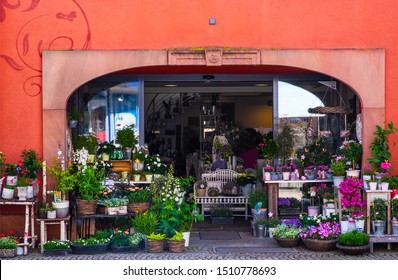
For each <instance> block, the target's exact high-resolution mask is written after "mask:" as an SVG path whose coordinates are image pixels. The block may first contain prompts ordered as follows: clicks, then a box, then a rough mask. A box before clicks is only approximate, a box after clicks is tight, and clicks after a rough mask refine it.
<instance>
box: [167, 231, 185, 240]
mask: <svg viewBox="0 0 398 280" xmlns="http://www.w3.org/2000/svg"><path fill="white" fill-rule="evenodd" d="M183 239H184V236H183V235H182V233H181V232H178V231H176V233H175V234H174V235H173V236H172V237H170V238H169V240H171V241H181V240H183Z"/></svg>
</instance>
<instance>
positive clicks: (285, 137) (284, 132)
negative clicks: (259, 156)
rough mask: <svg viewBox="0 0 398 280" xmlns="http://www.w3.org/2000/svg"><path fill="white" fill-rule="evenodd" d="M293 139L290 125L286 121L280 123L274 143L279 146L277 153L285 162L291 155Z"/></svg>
mask: <svg viewBox="0 0 398 280" xmlns="http://www.w3.org/2000/svg"><path fill="white" fill-rule="evenodd" d="M295 139H296V137H295V135H294V133H293V129H292V127H291V126H290V125H289V124H287V123H284V124H282V126H281V127H280V128H279V131H278V136H277V138H276V143H277V144H278V146H279V149H278V153H277V155H278V156H279V157H280V158H281V159H282V162H286V161H287V160H288V159H289V158H290V157H291V156H292V153H293V148H294V143H295ZM289 171H290V170H289Z"/></svg>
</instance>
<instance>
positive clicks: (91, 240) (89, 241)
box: [71, 236, 110, 245]
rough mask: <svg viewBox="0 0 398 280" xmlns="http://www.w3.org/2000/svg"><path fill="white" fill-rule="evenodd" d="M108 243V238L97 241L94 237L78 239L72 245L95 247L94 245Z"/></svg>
mask: <svg viewBox="0 0 398 280" xmlns="http://www.w3.org/2000/svg"><path fill="white" fill-rule="evenodd" d="M109 242H110V239H109V238H103V239H98V238H96V237H94V236H92V237H89V238H86V239H84V238H78V239H76V240H75V241H72V242H71V244H72V245H95V244H107V243H109Z"/></svg>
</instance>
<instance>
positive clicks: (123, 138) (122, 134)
mask: <svg viewBox="0 0 398 280" xmlns="http://www.w3.org/2000/svg"><path fill="white" fill-rule="evenodd" d="M116 141H117V142H118V143H119V144H120V145H122V147H123V148H132V147H133V146H134V145H135V144H137V143H138V139H137V137H136V136H135V132H134V125H128V126H125V127H123V128H122V129H119V130H118V131H117V132H116Z"/></svg>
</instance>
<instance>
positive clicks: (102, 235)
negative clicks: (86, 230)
mask: <svg viewBox="0 0 398 280" xmlns="http://www.w3.org/2000/svg"><path fill="white" fill-rule="evenodd" d="M111 237H112V231H111V230H98V231H97V232H96V233H95V238H97V239H106V238H108V239H110V238H111Z"/></svg>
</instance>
